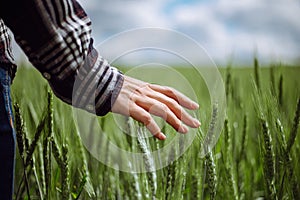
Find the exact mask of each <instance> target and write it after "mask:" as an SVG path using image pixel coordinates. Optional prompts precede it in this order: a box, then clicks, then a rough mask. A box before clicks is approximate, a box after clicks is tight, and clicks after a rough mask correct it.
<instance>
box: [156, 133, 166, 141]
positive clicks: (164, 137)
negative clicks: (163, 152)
mask: <svg viewBox="0 0 300 200" xmlns="http://www.w3.org/2000/svg"><path fill="white" fill-rule="evenodd" d="M158 138H159V139H160V140H165V139H166V138H167V137H166V136H165V135H164V134H163V133H160V134H159V136H158Z"/></svg>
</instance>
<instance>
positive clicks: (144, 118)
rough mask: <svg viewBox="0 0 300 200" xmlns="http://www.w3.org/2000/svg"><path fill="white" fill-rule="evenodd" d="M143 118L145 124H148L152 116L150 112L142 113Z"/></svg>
mask: <svg viewBox="0 0 300 200" xmlns="http://www.w3.org/2000/svg"><path fill="white" fill-rule="evenodd" d="M141 119H142V122H143V123H144V125H148V124H150V123H151V121H152V117H151V115H150V114H148V113H144V114H142V116H141Z"/></svg>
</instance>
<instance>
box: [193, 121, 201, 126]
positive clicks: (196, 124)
mask: <svg viewBox="0 0 300 200" xmlns="http://www.w3.org/2000/svg"><path fill="white" fill-rule="evenodd" d="M193 124H194V125H195V126H196V127H199V126H200V125H201V123H200V122H199V120H198V119H194V122H193Z"/></svg>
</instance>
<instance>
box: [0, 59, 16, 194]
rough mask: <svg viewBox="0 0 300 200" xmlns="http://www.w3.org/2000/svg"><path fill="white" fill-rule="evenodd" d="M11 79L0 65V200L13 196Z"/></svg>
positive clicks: (13, 156)
mask: <svg viewBox="0 0 300 200" xmlns="http://www.w3.org/2000/svg"><path fill="white" fill-rule="evenodd" d="M10 84H11V78H10V75H9V72H8V70H7V67H4V66H1V64H0V199H1V200H11V199H12V195H13V184H14V168H15V145H16V136H15V132H14V129H13V113H12V107H11V98H10Z"/></svg>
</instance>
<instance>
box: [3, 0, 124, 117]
mask: <svg viewBox="0 0 300 200" xmlns="http://www.w3.org/2000/svg"><path fill="white" fill-rule="evenodd" d="M15 5H18V6H17V7H16V6H15ZM0 17H1V18H2V19H3V20H4V22H5V24H6V25H7V26H8V27H9V28H10V29H11V31H12V32H13V34H14V36H15V39H16V42H17V43H18V44H19V45H20V47H21V48H22V50H23V51H24V52H25V54H26V55H27V57H28V58H29V60H30V62H31V63H32V64H33V66H34V67H35V68H37V69H38V70H39V71H40V72H41V74H42V75H43V76H44V77H45V78H46V79H47V80H48V82H49V84H50V85H51V87H52V89H53V91H54V93H55V94H56V95H57V96H58V97H59V98H60V99H62V100H63V101H64V102H66V103H68V104H72V105H73V106H75V107H78V108H82V109H85V110H87V111H88V112H91V113H94V114H97V115H100V116H102V115H105V114H107V112H109V111H110V110H111V107H112V105H113V104H114V102H115V100H116V98H117V96H118V94H119V92H120V89H121V87H122V84H123V80H124V78H123V75H122V73H121V72H119V71H118V70H117V69H115V68H114V67H112V66H111V65H110V64H109V63H108V61H106V60H105V59H104V58H102V57H101V56H100V54H99V52H97V50H96V49H95V48H94V47H93V39H92V37H91V21H90V19H89V18H88V16H87V14H86V13H85V11H84V10H83V8H82V7H81V6H80V5H79V3H78V2H77V1H75V0H54V1H52V0H51V1H50V0H42V1H41V0H11V1H5V3H4V1H2V2H0Z"/></svg>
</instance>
